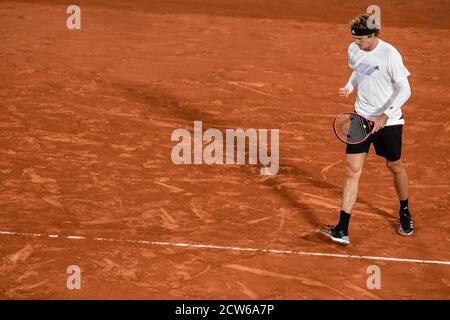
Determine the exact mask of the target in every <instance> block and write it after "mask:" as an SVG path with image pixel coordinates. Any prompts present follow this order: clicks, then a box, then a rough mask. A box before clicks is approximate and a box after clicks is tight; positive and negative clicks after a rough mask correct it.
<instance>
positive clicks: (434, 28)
mask: <svg viewBox="0 0 450 320" xmlns="http://www.w3.org/2000/svg"><path fill="white" fill-rule="evenodd" d="M77 4H78V5H79V6H80V7H81V30H68V29H67V28H66V18H67V17H68V15H67V13H66V9H67V5H68V3H67V2H66V1H56V0H55V1H20V2H19V1H2V2H1V3H0V21H1V45H0V84H1V85H0V108H1V112H0V126H1V128H0V136H1V138H0V154H1V156H0V177H1V178H0V183H1V184H0V188H1V191H0V207H1V210H0V212H1V213H0V231H1V234H0V257H1V261H0V297H1V298H2V299H38V298H43V299H78V298H83V299H114V298H120V299H419V298H420V299H449V298H450V264H438V263H435V262H439V261H440V262H449V261H450V215H449V209H450V185H449V184H450V182H449V181H450V174H449V168H450V162H449V159H450V158H449V143H450V123H449V120H450V110H449V108H448V106H449V103H450V93H449V91H448V87H449V85H450V74H449V72H448V70H449V61H448V52H449V51H450V41H449V40H448V39H449V38H450V17H449V16H448V12H450V3H449V2H448V1H434V0H431V1H418V0H414V1H407V2H406V1H378V2H377V3H376V4H378V5H379V6H380V7H381V10H382V39H384V40H385V41H387V42H390V43H392V44H393V45H394V46H396V47H397V48H398V50H399V51H400V52H401V53H402V55H403V59H404V63H405V65H406V66H407V68H408V69H409V70H410V71H411V74H412V76H411V77H410V83H411V88H412V92H413V95H412V97H411V99H410V100H409V102H408V103H407V104H406V106H405V107H404V108H403V110H404V115H405V118H406V126H405V130H404V149H403V159H404V162H405V164H406V166H407V169H408V173H409V177H410V203H411V209H412V214H413V217H414V223H415V234H414V235H413V236H412V237H410V238H406V237H401V236H399V235H398V234H397V232H396V229H397V223H398V213H397V210H398V203H397V198H396V194H395V190H394V187H393V184H392V178H391V174H390V172H389V171H388V170H387V168H386V167H385V165H384V161H383V159H381V158H378V157H376V156H375V154H374V152H373V149H372V150H371V153H370V155H369V157H368V159H367V162H366V164H365V171H364V173H363V176H362V179H361V185H360V196H359V200H358V204H357V205H356V207H355V209H354V211H353V213H354V215H353V217H352V221H351V225H350V237H351V241H352V244H351V246H350V247H347V248H343V247H340V246H337V245H334V244H331V243H328V242H327V241H325V240H323V239H322V238H320V237H319V236H318V235H317V234H316V229H317V228H319V227H321V226H324V225H327V224H334V223H336V222H337V219H338V213H339V209H340V197H341V193H342V182H343V174H344V166H343V159H344V144H342V143H340V142H338V140H337V139H336V138H335V137H334V134H333V132H332V129H331V123H332V120H333V117H334V116H335V115H337V114H338V113H340V112H344V111H351V110H352V105H353V102H354V95H352V96H351V98H350V99H349V100H347V101H346V100H341V99H340V98H339V97H338V94H337V92H338V88H340V87H342V86H343V85H345V83H346V82H347V79H348V76H349V75H350V73H351V71H350V69H349V68H348V67H347V46H348V44H349V43H350V41H351V37H350V35H349V33H348V29H347V22H348V20H349V19H350V18H352V17H353V16H355V15H357V14H359V13H361V12H364V11H365V10H366V7H367V5H368V4H371V3H367V4H363V3H361V2H360V1H346V2H345V4H344V5H343V4H340V1H301V2H300V1H294V0H290V1H256V0H254V1H250V0H244V1H225V0H211V1H193V0H190V1H186V0H180V1H175V0H173V1H162V0H160V1H129V2H128V1H117V0H114V1H100V0H94V1H83V0H80V1H77ZM194 120H201V121H203V129H204V130H205V129H207V128H218V129H220V130H225V129H227V128H232V129H233V128H244V129H246V128H255V129H263V128H265V129H271V128H278V129H279V130H280V170H279V172H278V174H277V175H274V176H262V175H260V174H259V166H257V165H210V166H209V165H206V164H202V165H178V166H177V165H174V164H173V163H172V161H171V157H170V155H171V150H172V147H173V146H174V145H175V144H176V143H175V142H172V141H171V139H170V137H171V133H172V131H173V130H175V129H177V128H186V129H188V130H192V128H193V122H194ZM76 237H79V238H76ZM182 244H186V245H182ZM189 245H191V246H189ZM192 245H193V246H192ZM211 246H216V247H211ZM250 249H258V250H253V251H252V250H250ZM267 249H272V250H280V252H274V251H272V252H267V251H264V250H267ZM308 253H320V254H325V255H323V256H319V255H313V256H310V255H308ZM327 254H341V255H342V256H339V257H337V256H331V255H327ZM351 255H354V256H358V257H366V256H372V257H380V258H396V259H399V260H394V261H389V260H376V259H371V258H354V257H353V258H352V257H350V256H351ZM402 259H415V260H418V261H411V260H402ZM422 260H430V261H431V262H432V263H424V262H423V261H422ZM70 265H78V266H79V267H80V268H81V285H82V287H81V289H80V290H68V289H67V287H66V280H67V277H68V276H69V274H67V273H66V269H67V267H68V266H70ZM370 265H377V266H379V267H380V270H381V289H379V290H377V289H375V290H369V289H368V288H367V285H366V281H367V278H368V276H369V275H368V274H367V267H368V266H370Z"/></svg>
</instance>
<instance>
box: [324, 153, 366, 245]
mask: <svg viewBox="0 0 450 320" xmlns="http://www.w3.org/2000/svg"><path fill="white" fill-rule="evenodd" d="M366 156H367V153H357V154H346V156H345V180H344V193H343V195H342V210H341V213H340V217H339V223H338V224H337V225H336V226H335V227H333V228H331V229H320V230H319V231H320V232H321V234H323V235H325V236H327V237H328V238H330V239H331V240H333V241H335V242H337V243H340V244H345V245H348V244H350V238H349V237H348V225H349V222H350V213H351V210H352V208H353V206H354V205H355V203H356V199H357V197H358V186H359V178H360V177H361V174H362V169H363V165H364V160H365V159H366Z"/></svg>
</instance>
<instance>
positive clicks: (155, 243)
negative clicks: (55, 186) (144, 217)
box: [0, 231, 450, 265]
mask: <svg viewBox="0 0 450 320" xmlns="http://www.w3.org/2000/svg"><path fill="white" fill-rule="evenodd" d="M0 235H5V236H23V237H35V238H37V237H41V238H58V239H64V238H65V239H69V240H91V241H106V242H119V243H134V244H144V245H152V246H166V247H185V248H196V249H218V250H228V251H245V252H263V253H277V254H287V255H299V256H311V257H329V258H344V259H362V260H380V261H392V262H404V263H422V264H440V265H450V261H443V260H421V259H403V258H389V257H377V256H358V255H349V254H337V253H320V252H305V251H294V250H276V249H261V248H246V247H231V246H221V245H213V244H191V243H176V242H164V241H147V240H126V239H125V240H124V239H111V238H99V237H97V238H91V239H89V238H86V237H80V236H60V235H55V234H51V235H46V234H41V233H24V232H12V231H0Z"/></svg>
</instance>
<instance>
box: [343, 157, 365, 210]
mask: <svg viewBox="0 0 450 320" xmlns="http://www.w3.org/2000/svg"><path fill="white" fill-rule="evenodd" d="M366 156H367V153H357V154H346V156H345V180H344V192H343V195H342V210H343V211H345V212H347V213H348V214H351V211H352V209H353V206H354V205H355V203H356V199H357V197H358V186H359V178H360V177H361V174H362V169H363V165H364V160H365V159H366Z"/></svg>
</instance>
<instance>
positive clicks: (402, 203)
mask: <svg viewBox="0 0 450 320" xmlns="http://www.w3.org/2000/svg"><path fill="white" fill-rule="evenodd" d="M408 209H409V208H408V199H406V200H400V211H402V212H408V211H409V210H408Z"/></svg>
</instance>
